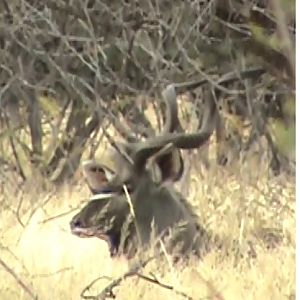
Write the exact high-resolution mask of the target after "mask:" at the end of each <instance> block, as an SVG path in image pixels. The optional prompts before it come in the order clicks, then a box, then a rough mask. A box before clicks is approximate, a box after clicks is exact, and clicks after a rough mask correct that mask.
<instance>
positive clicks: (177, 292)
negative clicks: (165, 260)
mask: <svg viewBox="0 0 300 300" xmlns="http://www.w3.org/2000/svg"><path fill="white" fill-rule="evenodd" d="M136 275H137V276H138V277H139V278H141V279H143V280H146V281H148V282H150V283H153V284H156V285H159V286H160V287H162V288H164V289H167V290H170V291H173V292H174V293H175V294H176V295H179V296H182V297H184V298H185V299H188V300H194V298H193V297H191V296H189V295H187V294H186V293H184V292H182V291H178V290H176V289H175V288H174V286H172V285H168V284H165V283H162V282H160V281H159V280H158V279H157V278H156V277H155V276H154V275H153V274H151V275H152V277H153V278H150V277H148V276H145V275H143V274H140V273H137V274H136Z"/></svg>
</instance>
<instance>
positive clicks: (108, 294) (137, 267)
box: [80, 257, 155, 300]
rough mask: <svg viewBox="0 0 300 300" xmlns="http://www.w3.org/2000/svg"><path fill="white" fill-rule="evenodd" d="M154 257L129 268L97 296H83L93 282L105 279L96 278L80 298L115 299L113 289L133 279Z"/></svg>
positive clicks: (94, 299)
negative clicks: (130, 278) (129, 278)
mask: <svg viewBox="0 0 300 300" xmlns="http://www.w3.org/2000/svg"><path fill="white" fill-rule="evenodd" d="M154 258H155V257H150V258H149V259H147V260H145V261H143V262H141V263H139V264H138V265H135V266H133V267H132V268H130V269H129V270H128V271H127V272H126V273H124V274H123V275H121V276H120V277H118V278H117V279H115V280H113V281H112V282H111V283H110V284H109V285H108V286H106V287H105V288H104V289H103V290H102V291H101V292H100V293H99V294H97V295H94V296H92V295H91V296H88V295H85V293H86V291H87V290H89V289H90V288H91V287H92V285H93V284H95V282H97V281H98V280H101V279H105V278H106V279H107V278H108V277H106V276H101V277H98V278H97V279H94V280H93V281H92V282H91V283H90V284H89V285H88V286H87V287H85V288H84V289H83V291H82V292H81V294H80V296H81V298H83V299H93V300H105V299H107V298H113V299H114V298H116V296H115V294H114V292H113V289H114V288H116V287H117V286H119V285H120V284H121V283H122V282H123V281H124V280H125V279H127V278H128V277H133V276H137V275H138V271H140V270H141V269H143V268H144V267H145V266H146V265H147V264H148V263H149V262H150V261H151V260H153V259H154Z"/></svg>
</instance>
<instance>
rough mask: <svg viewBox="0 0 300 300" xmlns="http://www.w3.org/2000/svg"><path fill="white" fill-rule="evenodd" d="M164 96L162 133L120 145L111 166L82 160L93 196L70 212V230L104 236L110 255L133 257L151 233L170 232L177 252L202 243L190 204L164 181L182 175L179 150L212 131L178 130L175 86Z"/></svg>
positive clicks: (194, 145) (198, 143)
mask: <svg viewBox="0 0 300 300" xmlns="http://www.w3.org/2000/svg"><path fill="white" fill-rule="evenodd" d="M163 97H164V99H165V102H166V107H167V117H166V122H165V126H164V129H163V130H162V134H161V135H159V136H155V137H149V138H148V139H146V140H145V141H137V140H131V141H130V142H127V143H124V144H122V145H121V146H120V147H119V150H118V151H117V153H116V156H115V157H116V160H117V164H116V169H115V170H114V171H113V170H110V169H109V168H108V167H106V166H105V165H101V164H99V163H96V162H95V161H87V162H85V163H83V174H84V176H85V178H86V180H87V183H88V185H89V187H90V190H91V191H92V193H93V196H92V197H91V199H90V202H88V204H87V205H86V206H85V207H83V209H82V210H81V211H80V212H79V213H78V214H77V215H76V216H74V217H73V219H72V221H71V224H70V225H71V230H72V232H73V233H74V234H76V235H78V236H80V237H99V238H101V239H103V240H105V241H107V242H108V244H109V248H110V253H111V255H112V256H113V255H115V254H119V253H125V254H126V255H127V256H128V257H131V256H132V255H133V254H134V253H136V251H137V250H138V248H139V247H142V246H149V243H150V239H151V237H153V235H152V233H153V232H154V233H155V237H159V238H163V237H165V236H169V237H170V241H171V243H170V245H171V246H170V247H171V248H173V247H178V249H180V253H187V252H189V251H194V252H197V251H198V250H199V248H200V239H199V236H198V235H199V228H200V227H199V225H198V224H197V220H196V218H195V217H194V214H193V209H192V208H191V206H190V205H188V203H187V202H186V201H185V200H184V198H183V197H182V196H181V195H180V194H179V193H177V192H176V191H175V190H173V189H172V188H171V187H169V186H165V185H163V183H164V182H166V181H175V180H177V179H179V178H180V176H181V174H182V170H183V160H182V157H181V154H180V149H192V148H197V147H200V146H201V145H203V144H204V143H205V142H206V141H207V140H208V138H209V136H210V134H211V131H210V130H206V129H207V128H208V127H207V128H204V129H203V130H201V131H200V132H197V133H191V134H187V133H183V132H178V131H180V125H179V120H178V116H177V103H176V92H175V89H174V86H172V85H170V86H168V87H167V88H166V90H164V92H163ZM124 186H126V188H127V189H125V188H124ZM171 248H170V249H171Z"/></svg>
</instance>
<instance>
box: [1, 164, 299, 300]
mask: <svg viewBox="0 0 300 300" xmlns="http://www.w3.org/2000/svg"><path fill="white" fill-rule="evenodd" d="M258 166H259V167H258ZM262 169H263V168H262V165H257V166H256V167H253V166H252V167H249V166H245V167H244V168H243V169H239V168H238V169H236V170H233V169H232V170H231V169H228V168H226V169H220V168H217V169H215V170H214V168H212V169H211V170H210V171H207V172H205V173H204V175H205V178H201V176H200V174H199V173H198V172H196V171H195V170H192V173H191V175H190V186H189V200H191V201H193V203H194V204H196V206H197V208H198V213H199V216H200V218H201V220H202V222H203V223H204V224H205V226H206V227H207V228H208V229H209V230H211V231H213V232H214V233H216V234H218V235H219V236H221V237H222V240H223V244H224V249H223V250H220V251H212V252H211V253H209V254H208V255H206V256H205V257H204V258H203V259H202V260H199V261H192V262H190V263H189V264H187V265H185V266H180V267H179V268H178V269H176V271H174V269H173V267H170V266H169V265H168V264H167V262H166V261H160V262H153V263H151V264H150V265H149V266H147V268H146V270H145V273H146V274H149V272H150V271H153V272H154V273H155V274H156V275H157V276H158V278H160V280H161V281H162V282H163V283H167V284H170V285H173V286H175V287H176V288H177V289H178V290H181V291H184V292H185V293H187V294H188V295H190V296H191V297H193V299H230V300H234V299H272V300H275V299H280V300H282V299H295V296H294V295H295V215H294V210H295V192H294V189H295V183H294V178H288V177H286V176H285V175H282V176H280V177H278V178H268V176H267V173H266V172H265V171H262ZM30 188H31V196H29V195H28V194H27V196H26V195H25V196H24V197H23V207H26V203H27V204H28V203H34V202H38V201H39V202H42V201H45V202H47V203H46V204H45V205H44V206H43V208H39V209H37V210H36V212H35V214H34V215H33V216H32V218H31V219H30V221H29V223H28V225H26V226H25V228H23V227H22V226H21V225H20V223H19V222H18V221H17V219H16V216H15V213H14V212H13V211H15V210H16V209H17V207H18V202H19V199H20V198H21V197H19V198H18V196H17V194H16V193H13V194H10V196H9V195H6V197H5V199H3V200H1V199H0V201H2V202H1V203H0V204H2V207H4V209H2V211H1V215H0V237H1V240H0V241H1V242H0V243H1V244H0V247H1V252H0V253H1V254H0V259H2V260H3V261H4V262H5V263H6V264H7V265H8V266H9V267H10V268H11V269H12V270H14V272H15V273H16V274H15V275H16V276H18V278H19V279H21V280H22V281H23V283H25V284H26V285H27V286H28V287H29V288H30V290H31V291H32V292H33V293H34V294H36V295H37V296H38V299H43V300H47V299H57V300H59V299H80V293H81V291H82V289H83V288H84V287H85V286H86V285H88V284H89V283H90V282H91V281H92V280H93V279H95V278H96V277H99V276H101V275H106V276H110V277H117V276H119V275H121V274H122V273H123V272H125V271H126V270H127V268H128V265H127V263H126V261H124V260H122V259H120V260H114V261H112V260H111V259H110V258H109V255H108V251H107V248H106V245H105V243H104V242H102V241H100V240H97V239H80V238H77V237H75V236H72V235H71V233H70V230H69V224H68V223H69V221H70V218H71V216H72V215H73V214H74V213H75V212H74V211H73V212H71V213H70V214H66V215H65V216H62V217H58V218H54V219H53V220H49V221H48V222H43V221H45V220H47V219H48V218H49V217H53V216H57V215H60V214H62V213H64V212H68V211H70V210H71V209H72V208H75V207H76V206H78V205H79V204H80V202H81V201H82V200H84V199H85V198H86V196H87V194H88V191H87V190H86V188H85V187H80V186H79V187H78V186H76V187H72V186H65V187H64V188H62V189H61V190H60V191H57V192H55V193H54V195H52V196H51V197H50V199H48V201H46V200H47V198H45V197H46V196H47V193H46V192H44V191H40V190H39V189H38V188H36V186H35V185H34V184H32V185H31V186H30ZM179 188H180V187H179ZM45 199H46V200H45ZM28 216H29V215H28V213H27V214H26V213H24V214H23V215H22V221H23V222H24V223H25V221H26V220H27V218H28ZM268 238H269V239H268ZM249 251H250V254H249ZM254 252H255V255H256V258H253V257H252V256H253V254H254ZM0 278H1V280H0V299H4V300H6V299H9V300H14V299H30V297H29V296H28V294H26V292H24V289H22V288H21V287H20V285H19V284H18V283H17V281H16V279H15V278H14V277H13V276H12V275H11V274H10V273H8V272H7V270H5V269H4V268H2V267H1V265H0ZM106 284H107V281H100V282H98V283H97V285H96V286H95V288H93V289H92V290H91V293H96V292H97V291H98V292H99V291H100V290H101V288H103V287H104V286H105V285H106ZM118 299H183V298H182V297H180V296H176V295H175V294H174V292H172V291H169V290H165V289H163V288H161V287H158V286H155V285H153V284H150V283H148V282H145V281H142V280H137V279H136V278H132V279H128V280H127V281H125V282H124V283H123V284H122V285H121V287H120V288H119V289H118Z"/></svg>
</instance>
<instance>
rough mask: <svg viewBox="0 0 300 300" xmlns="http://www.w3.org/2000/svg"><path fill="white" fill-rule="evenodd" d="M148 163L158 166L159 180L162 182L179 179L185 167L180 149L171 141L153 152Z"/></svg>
mask: <svg viewBox="0 0 300 300" xmlns="http://www.w3.org/2000/svg"><path fill="white" fill-rule="evenodd" d="M147 165H148V166H150V167H151V166H157V167H158V171H159V180H160V181H162V182H164V181H167V180H170V181H177V180H179V179H180V177H181V176H182V173H183V167H184V164H183V159H182V156H181V153H180V150H179V149H176V148H174V146H173V144H171V143H169V144H167V145H166V146H165V147H163V148H162V149H160V150H159V151H158V152H156V153H155V154H153V155H152V156H151V157H150V158H149V159H148V161H147Z"/></svg>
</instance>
